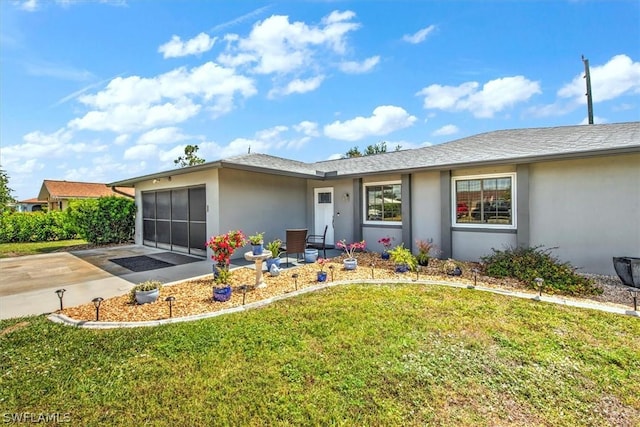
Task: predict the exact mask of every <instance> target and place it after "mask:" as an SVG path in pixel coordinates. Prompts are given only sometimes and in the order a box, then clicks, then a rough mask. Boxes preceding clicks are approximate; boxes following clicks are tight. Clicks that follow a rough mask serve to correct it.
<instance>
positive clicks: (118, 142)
mask: <svg viewBox="0 0 640 427" xmlns="http://www.w3.org/2000/svg"><path fill="white" fill-rule="evenodd" d="M130 138H131V135H129V134H126V133H123V134H122V135H118V136H117V137H116V138H115V139H114V140H113V143H114V144H116V145H122V144H126V143H127V142H128V141H129V139H130Z"/></svg>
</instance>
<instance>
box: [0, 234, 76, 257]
mask: <svg viewBox="0 0 640 427" xmlns="http://www.w3.org/2000/svg"><path fill="white" fill-rule="evenodd" d="M86 246H88V243H87V241H86V240H82V239H72V240H54V241H50V242H27V243H0V258H11V257H17V256H25V255H38V254H46V253H50V252H60V251H69V250H75V249H84V248H85V247H86Z"/></svg>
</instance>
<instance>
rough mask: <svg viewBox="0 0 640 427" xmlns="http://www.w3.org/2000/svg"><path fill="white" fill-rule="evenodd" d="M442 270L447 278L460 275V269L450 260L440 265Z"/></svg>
mask: <svg viewBox="0 0 640 427" xmlns="http://www.w3.org/2000/svg"><path fill="white" fill-rule="evenodd" d="M442 269H443V270H444V272H445V274H446V275H448V276H461V275H462V269H461V268H460V266H459V265H458V264H456V262H455V261H454V260H453V259H451V258H449V259H448V260H446V261H445V262H444V264H443V265H442Z"/></svg>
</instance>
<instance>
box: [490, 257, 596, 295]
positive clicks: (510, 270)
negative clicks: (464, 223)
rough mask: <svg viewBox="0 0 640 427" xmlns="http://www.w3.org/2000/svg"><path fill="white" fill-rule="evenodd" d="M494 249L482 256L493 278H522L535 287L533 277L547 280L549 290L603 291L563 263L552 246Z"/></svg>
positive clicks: (589, 292) (570, 292)
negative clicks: (554, 253)
mask: <svg viewBox="0 0 640 427" xmlns="http://www.w3.org/2000/svg"><path fill="white" fill-rule="evenodd" d="M492 250H493V255H489V256H486V257H482V262H483V263H484V271H485V273H486V274H487V275H489V276H493V277H513V278H516V279H518V280H521V281H523V282H525V283H526V284H527V286H529V287H531V288H532V289H534V288H535V282H534V279H535V278H537V277H540V278H542V279H544V288H545V290H546V291H547V292H549V291H557V292H558V293H561V294H566V295H594V294H601V293H602V289H600V288H598V287H596V286H595V285H594V283H593V281H592V280H590V279H588V278H586V277H584V276H581V275H579V274H577V273H576V272H575V268H573V267H572V266H571V265H570V264H569V263H566V262H565V263H563V262H560V261H559V260H558V259H557V258H555V257H554V256H552V255H551V249H542V248H541V247H540V246H536V247H532V248H509V249H507V250H504V251H499V250H496V249H492Z"/></svg>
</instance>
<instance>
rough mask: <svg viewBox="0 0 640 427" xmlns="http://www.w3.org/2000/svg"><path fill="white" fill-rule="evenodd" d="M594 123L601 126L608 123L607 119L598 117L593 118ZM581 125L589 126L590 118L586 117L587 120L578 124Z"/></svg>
mask: <svg viewBox="0 0 640 427" xmlns="http://www.w3.org/2000/svg"><path fill="white" fill-rule="evenodd" d="M593 123H594V124H597V125H600V124H602V123H607V119H605V118H604V117H598V116H593ZM578 124H579V125H588V124H589V117H588V116H585V118H584V119H583V120H582V121H581V122H580V123H578Z"/></svg>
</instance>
